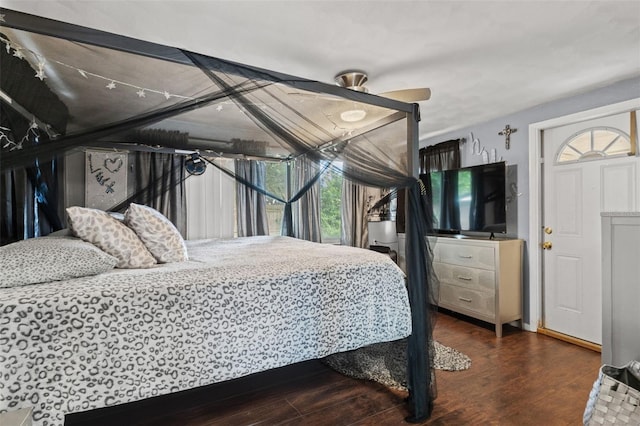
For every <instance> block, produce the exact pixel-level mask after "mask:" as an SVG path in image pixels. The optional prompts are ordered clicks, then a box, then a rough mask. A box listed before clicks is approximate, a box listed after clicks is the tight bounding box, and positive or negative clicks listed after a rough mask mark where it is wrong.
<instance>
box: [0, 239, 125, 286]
mask: <svg viewBox="0 0 640 426" xmlns="http://www.w3.org/2000/svg"><path fill="white" fill-rule="evenodd" d="M117 262H118V259H116V258H115V257H113V256H110V255H108V254H107V253H105V252H103V251H102V250H100V249H99V248H97V247H96V246H94V245H93V244H90V243H87V242H85V241H82V240H81V239H79V238H73V237H41V238H31V239H28V240H24V241H18V242H16V243H12V244H8V245H6V246H3V247H0V288H2V287H5V288H6V287H15V286H20V285H28V284H38V283H44V282H49V281H59V280H67V279H71V278H78V277H85V276H89V275H97V274H100V273H102V272H106V271H109V270H111V269H113V268H114V267H115V266H116V263H117Z"/></svg>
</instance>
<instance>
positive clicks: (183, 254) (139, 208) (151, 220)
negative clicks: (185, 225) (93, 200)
mask: <svg viewBox="0 0 640 426" xmlns="http://www.w3.org/2000/svg"><path fill="white" fill-rule="evenodd" d="M124 223H125V224H126V225H127V226H129V228H131V229H133V230H134V231H135V232H136V234H138V237H139V238H140V240H142V242H143V243H144V245H145V246H147V249H149V251H150V252H151V254H153V256H154V257H155V258H156V259H157V260H158V262H160V263H170V262H182V261H185V260H188V255H187V246H186V245H185V243H184V239H183V238H182V235H180V232H179V231H178V229H176V227H175V226H174V225H173V223H171V221H170V220H169V219H167V218H166V217H165V216H164V215H163V214H162V213H160V212H159V211H157V210H156V209H153V208H151V207H148V206H143V205H140V204H134V203H131V205H130V206H129V208H128V209H127V211H126V212H125V214H124Z"/></svg>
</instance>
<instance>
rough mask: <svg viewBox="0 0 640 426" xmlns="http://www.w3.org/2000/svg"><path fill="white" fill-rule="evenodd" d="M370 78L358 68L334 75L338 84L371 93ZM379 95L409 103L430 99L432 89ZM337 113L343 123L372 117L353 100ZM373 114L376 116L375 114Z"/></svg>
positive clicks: (306, 94)
mask: <svg viewBox="0 0 640 426" xmlns="http://www.w3.org/2000/svg"><path fill="white" fill-rule="evenodd" d="M368 79H369V78H368V76H367V73H365V72H364V71H357V70H349V71H342V72H340V73H338V74H337V75H336V76H335V77H334V80H335V82H336V84H337V85H338V86H340V87H344V88H346V89H350V90H355V91H358V92H363V93H369V89H368V88H367V87H366V86H365V85H364V84H365V83H366V82H367V80H368ZM291 94H297V95H303V96H308V95H309V94H308V93H299V92H294V93H291ZM312 96H316V97H317V96H318V95H315V94H314V95H312ZM378 96H383V97H386V98H389V99H393V100H397V101H402V102H407V103H414V102H420V101H426V100H429V98H430V97H431V89H429V88H427V87H423V88H416V89H404V90H393V91H390V92H384V93H379V94H378ZM319 97H320V98H322V99H327V100H332V101H343V99H341V98H337V97H324V96H319ZM333 114H334V113H328V114H327V117H330V116H332V115H333ZM336 115H338V116H339V117H340V120H341V121H342V122H343V123H345V124H350V123H356V122H359V121H362V120H364V118H365V117H367V116H369V118H371V111H370V109H369V108H368V107H367V106H365V105H364V104H362V103H358V102H353V106H352V107H351V108H349V109H346V110H343V111H341V112H337V113H336ZM373 116H375V114H374V115H373Z"/></svg>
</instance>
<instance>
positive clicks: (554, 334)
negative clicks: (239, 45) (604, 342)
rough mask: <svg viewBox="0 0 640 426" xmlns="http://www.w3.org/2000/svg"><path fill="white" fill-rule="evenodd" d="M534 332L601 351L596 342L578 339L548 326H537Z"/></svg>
mask: <svg viewBox="0 0 640 426" xmlns="http://www.w3.org/2000/svg"><path fill="white" fill-rule="evenodd" d="M536 332H537V333H538V334H542V335H545V336H549V337H553V338H554V339H558V340H562V341H563V342H567V343H571V344H572V345H576V346H580V347H583V348H586V349H590V350H592V351H594V352H599V353H602V346H601V345H598V344H597V343H593V342H589V341H587V340H582V339H578V338H577V337H573V336H569V335H567V334H563V333H559V332H557V331H553V330H549V329H548V328H544V327H538V329H537V330H536Z"/></svg>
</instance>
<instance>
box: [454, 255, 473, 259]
mask: <svg viewBox="0 0 640 426" xmlns="http://www.w3.org/2000/svg"><path fill="white" fill-rule="evenodd" d="M458 257H461V258H463V259H473V256H471V255H470V254H469V255H463V254H459V255H458Z"/></svg>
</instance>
